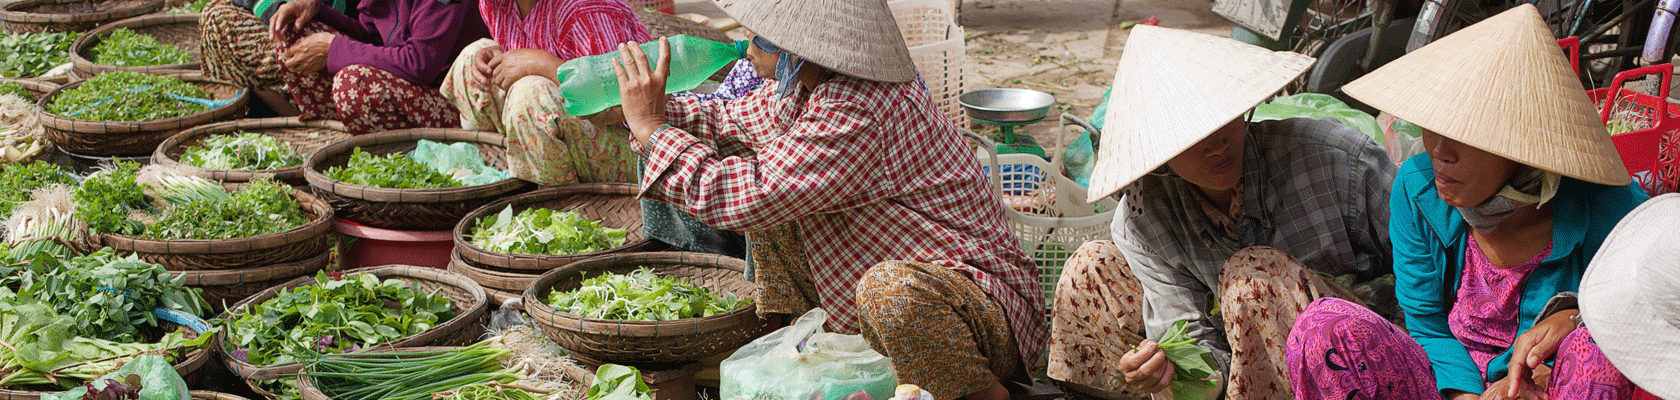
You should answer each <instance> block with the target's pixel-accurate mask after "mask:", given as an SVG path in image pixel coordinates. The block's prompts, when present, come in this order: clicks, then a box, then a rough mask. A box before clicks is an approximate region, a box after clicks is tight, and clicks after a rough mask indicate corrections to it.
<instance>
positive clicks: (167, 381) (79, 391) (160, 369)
mask: <svg viewBox="0 0 1680 400" xmlns="http://www.w3.org/2000/svg"><path fill="white" fill-rule="evenodd" d="M129 375H139V376H140V400H188V399H190V398H191V397H192V395H190V394H188V393H187V381H186V380H184V379H181V374H179V373H176V372H175V366H173V365H170V364H169V361H168V360H165V359H163V357H162V356H157V355H150V354H148V355H142V356H138V357H134V360H132V361H129V362H128V364H123V366H122V368H117V370H116V371H115V372H111V373H109V374H105V376H101V377H99V379H95V380H94V381H93V382H92V384H93V387H94V388H95V389H104V388H105V386H106V380H115V381H118V382H122V381H124V379H123V377H126V376H129ZM87 391H88V389H87V386H85V385H84V386H79V387H76V388H75V389H70V390H66V391H63V392H58V393H47V394H43V395H41V400H81V399H82V395H85V394H87Z"/></svg>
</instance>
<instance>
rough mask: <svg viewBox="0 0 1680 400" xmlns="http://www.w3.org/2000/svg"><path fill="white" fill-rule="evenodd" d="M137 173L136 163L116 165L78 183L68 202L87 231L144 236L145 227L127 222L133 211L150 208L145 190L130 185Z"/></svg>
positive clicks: (123, 162) (138, 223)
mask: <svg viewBox="0 0 1680 400" xmlns="http://www.w3.org/2000/svg"><path fill="white" fill-rule="evenodd" d="M139 169H140V164H139V163H135V162H130V161H118V162H116V163H114V164H112V165H110V166H108V167H106V168H102V169H100V170H99V171H95V172H94V173H93V174H92V175H88V177H87V179H84V180H82V185H81V186H79V187H77V188H76V191H75V193H74V195H72V198H71V199H72V200H73V201H75V202H76V214H77V218H80V219H81V220H82V221H85V222H87V226H88V230H89V231H91V232H92V233H95V234H98V233H101V232H111V233H117V234H122V235H131V236H132V235H138V234H140V233H141V232H145V230H146V225H145V224H143V223H141V222H140V221H134V220H130V219H128V216H129V215H132V214H134V212H135V211H144V210H150V209H151V208H152V205H151V201H150V200H149V199H148V198H147V196H146V191H145V189H144V188H142V187H141V186H140V184H138V183H135V182H134V178H135V176H136V173H137V172H138V171H139Z"/></svg>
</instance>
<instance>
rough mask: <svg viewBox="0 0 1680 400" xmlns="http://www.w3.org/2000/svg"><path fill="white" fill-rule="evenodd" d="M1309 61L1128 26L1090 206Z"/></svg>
mask: <svg viewBox="0 0 1680 400" xmlns="http://www.w3.org/2000/svg"><path fill="white" fill-rule="evenodd" d="M1312 63H1313V58H1312V57H1308V56H1306V55H1303V54H1300V53H1292V52H1283V51H1272V50H1267V49H1265V48H1261V47H1259V46H1254V45H1250V44H1247V43H1243V42H1239V41H1236V40H1232V39H1230V38H1223V37H1218V36H1213V35H1207V34H1202V33H1196V32H1190V31H1184V30H1178V29H1170V28H1160V27H1155V26H1149V25H1139V26H1137V27H1135V28H1132V32H1131V38H1130V39H1127V42H1126V51H1125V52H1124V53H1121V55H1120V65H1119V67H1118V68H1117V70H1116V71H1115V74H1114V80H1113V82H1114V84H1113V93H1112V94H1111V95H1110V97H1109V105H1108V114H1107V115H1106V119H1107V126H1105V127H1104V128H1103V134H1102V136H1103V138H1102V146H1101V147H1100V148H1099V149H1098V154H1097V165H1096V167H1095V169H1094V170H1093V171H1092V172H1091V190H1092V193H1093V194H1096V196H1091V197H1090V199H1091V201H1096V200H1098V199H1101V198H1104V197H1108V195H1110V194H1113V193H1114V192H1116V191H1118V190H1120V188H1122V187H1125V186H1126V185H1129V184H1131V183H1132V182H1133V181H1136V180H1137V179H1138V178H1141V177H1143V176H1144V174H1148V173H1149V172H1150V171H1153V170H1155V169H1156V168H1160V167H1161V165H1163V164H1166V163H1167V161H1168V160H1171V159H1172V158H1173V157H1176V156H1178V154H1179V153H1183V152H1184V151H1185V150H1187V149H1189V148H1190V147H1192V146H1195V144H1196V143H1197V142H1200V141H1202V139H1206V138H1207V137H1208V136H1209V135H1211V134H1213V132H1214V131H1216V130H1218V129H1219V128H1220V127H1222V126H1225V124H1227V123H1230V122H1231V120H1233V119H1236V118H1237V117H1240V116H1242V115H1243V113H1246V112H1248V111H1249V110H1251V109H1253V108H1254V107H1255V106H1257V105H1260V103H1261V102H1264V101H1266V99H1267V98H1270V97H1271V96H1272V95H1274V94H1277V92H1278V91H1280V90H1283V88H1284V87H1285V86H1287V85H1289V83H1290V82H1292V81H1294V80H1295V78H1298V77H1300V76H1301V74H1303V73H1305V72H1306V71H1307V69H1308V68H1311V67H1312Z"/></svg>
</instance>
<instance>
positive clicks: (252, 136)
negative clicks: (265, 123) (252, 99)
mask: <svg viewBox="0 0 1680 400" xmlns="http://www.w3.org/2000/svg"><path fill="white" fill-rule="evenodd" d="M181 162H182V163H185V164H187V165H191V166H195V167H199V168H209V169H235V170H265V169H280V168H286V167H293V166H298V165H303V158H302V157H299V156H298V153H297V152H296V151H293V150H292V147H291V146H288V145H286V143H285V142H281V141H280V139H277V138H275V137H273V136H268V135H261V134H256V133H250V132H244V131H240V132H238V133H234V134H227V135H211V136H209V137H205V138H204V140H202V141H200V142H199V144H198V145H197V146H192V147H188V148H186V150H185V151H183V152H182V153H181Z"/></svg>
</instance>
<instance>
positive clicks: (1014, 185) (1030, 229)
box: [963, 130, 1119, 318]
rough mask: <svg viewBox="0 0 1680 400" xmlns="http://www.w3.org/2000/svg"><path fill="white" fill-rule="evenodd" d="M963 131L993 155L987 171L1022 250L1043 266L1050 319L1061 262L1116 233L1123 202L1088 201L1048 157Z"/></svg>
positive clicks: (1082, 190)
mask: <svg viewBox="0 0 1680 400" xmlns="http://www.w3.org/2000/svg"><path fill="white" fill-rule="evenodd" d="M963 134H964V135H966V136H968V137H969V140H972V141H975V142H978V143H980V147H982V148H984V149H985V151H986V153H987V154H988V156H989V160H990V163H989V164H987V165H988V168H987V173H988V174H989V175H990V176H991V179H992V185H993V186H995V187H997V188H998V193H1000V194H1001V195H1002V196H1003V203H1004V205H1005V207H1004V208H1003V215H1004V218H1005V219H1006V220H1008V223H1009V229H1010V230H1013V231H1015V235H1016V237H1017V239H1019V240H1020V241H1021V250H1022V251H1024V252H1026V253H1027V257H1028V258H1031V259H1032V261H1033V264H1036V265H1037V266H1038V283H1039V287H1040V288H1042V289H1043V290H1044V304H1045V308H1044V310H1045V318H1049V317H1050V311H1051V309H1052V308H1054V307H1053V306H1054V305H1055V303H1054V300H1055V294H1056V282H1057V281H1059V280H1061V277H1062V265H1063V264H1065V263H1067V259H1068V257H1070V256H1072V255H1073V252H1074V250H1078V249H1079V246H1080V245H1082V244H1084V243H1085V242H1087V241H1092V240H1108V239H1110V238H1111V236H1110V234H1109V223H1110V222H1112V221H1113V220H1114V210H1115V209H1116V208H1118V207H1119V203H1118V202H1116V201H1115V200H1114V199H1113V198H1104V199H1102V200H1099V201H1097V202H1096V203H1091V204H1086V202H1085V201H1086V198H1087V197H1086V196H1088V192H1087V191H1086V190H1085V187H1084V186H1080V185H1079V183H1077V182H1074V181H1073V180H1072V179H1068V177H1066V176H1063V175H1062V174H1061V173H1060V172H1058V170H1056V169H1054V168H1053V167H1051V166H1050V163H1048V162H1045V161H1044V159H1043V158H1039V157H1038V156H1033V155H1027V154H1003V155H998V154H997V150H996V149H997V147H996V145H994V144H993V143H992V141H991V140H989V139H986V138H985V137H982V136H980V135H977V134H975V133H974V132H970V131H967V130H964V131H963Z"/></svg>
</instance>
